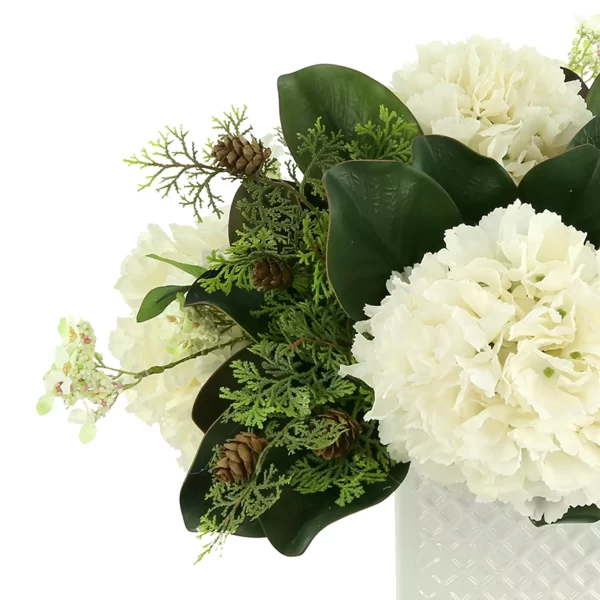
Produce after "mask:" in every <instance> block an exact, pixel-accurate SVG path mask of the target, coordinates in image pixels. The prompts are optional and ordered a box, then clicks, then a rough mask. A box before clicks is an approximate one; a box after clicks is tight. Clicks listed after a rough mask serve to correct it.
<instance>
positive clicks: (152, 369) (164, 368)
mask: <svg viewBox="0 0 600 600" xmlns="http://www.w3.org/2000/svg"><path fill="white" fill-rule="evenodd" d="M247 340H248V338H247V337H246V336H240V337H237V338H235V339H233V340H230V341H229V342H223V343H222V344H218V345H217V346H211V347H210V348H204V349H203V350H199V351H198V352H194V354H190V355H189V356H185V357H184V358H181V359H179V360H176V361H175V362H172V363H169V364H168V365H162V366H161V365H155V366H154V367H150V368H149V369H145V370H144V371H139V372H138V373H134V372H133V371H124V370H123V369H115V368H114V367H107V366H106V365H105V364H104V362H103V361H102V360H100V359H98V358H97V359H96V361H97V362H98V366H99V367H100V368H102V369H107V370H108V371H114V372H116V373H118V374H119V375H130V376H131V377H133V378H134V379H136V380H137V381H135V382H133V383H132V384H128V385H126V386H125V389H129V388H130V387H133V386H134V385H137V384H138V383H139V382H140V381H141V380H142V379H144V377H148V376H149V375H160V374H161V373H164V372H165V371H167V370H168V369H173V368H174V367H177V366H178V365H180V364H182V363H184V362H187V361H188V360H193V359H194V358H198V357H199V356H206V355H207V354H210V353H211V352H214V351H215V350H221V349H222V348H227V347H229V346H235V344H237V343H238V342H244V341H247Z"/></svg>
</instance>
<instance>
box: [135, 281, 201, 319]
mask: <svg viewBox="0 0 600 600" xmlns="http://www.w3.org/2000/svg"><path fill="white" fill-rule="evenodd" d="M189 289H190V286H189V285H165V286H162V287H157V288H154V289H153V290H150V291H149V292H148V293H147V294H146V297H145V298H144V299H143V300H142V305H141V306H140V310H139V311H138V314H137V317H136V321H137V322H138V323H143V322H144V321H149V320H150V319H154V317H158V315H160V314H161V313H162V312H163V311H164V310H165V308H167V306H169V304H171V302H173V300H175V299H176V298H177V294H182V293H185V292H187V291H188V290H189Z"/></svg>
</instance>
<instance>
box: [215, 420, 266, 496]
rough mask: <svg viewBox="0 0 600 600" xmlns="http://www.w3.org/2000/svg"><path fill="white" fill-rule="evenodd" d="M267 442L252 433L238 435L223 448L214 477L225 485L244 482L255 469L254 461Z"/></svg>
mask: <svg viewBox="0 0 600 600" xmlns="http://www.w3.org/2000/svg"><path fill="white" fill-rule="evenodd" d="M268 443H269V442H267V440H263V439H262V438H259V437H258V436H257V435H256V434H254V433H249V432H243V433H238V434H237V435H236V436H235V437H234V438H233V439H232V440H229V441H228V442H227V443H226V444H224V446H223V450H222V451H221V457H220V459H219V462H218V463H217V464H216V466H215V471H214V476H215V478H216V479H219V480H220V481H224V482H225V483H226V484H228V485H229V484H230V483H233V482H234V481H236V482H242V483H243V482H246V481H248V480H249V479H250V478H251V477H252V475H254V470H255V469H256V461H257V460H258V457H259V456H260V455H261V453H262V451H263V450H264V449H265V448H266V447H267V445H268Z"/></svg>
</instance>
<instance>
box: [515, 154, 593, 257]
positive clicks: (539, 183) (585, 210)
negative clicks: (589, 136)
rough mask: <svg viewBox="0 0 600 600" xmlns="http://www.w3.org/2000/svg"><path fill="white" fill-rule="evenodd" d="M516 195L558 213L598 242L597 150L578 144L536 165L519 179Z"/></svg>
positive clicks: (543, 208) (535, 206)
mask: <svg viewBox="0 0 600 600" xmlns="http://www.w3.org/2000/svg"><path fill="white" fill-rule="evenodd" d="M519 198H520V199H521V200H522V201H523V202H527V203H528V204H531V205H532V206H533V207H534V208H535V209H536V211H543V210H550V211H552V212H555V213H557V214H559V215H560V216H561V217H562V218H563V221H564V222H565V223H566V224H567V225H572V226H573V227H575V228H576V229H579V230H580V231H585V232H587V234H588V240H589V241H591V242H592V243H593V244H594V245H595V246H599V245H600V201H599V199H600V150H598V149H597V148H594V147H593V146H579V147H577V148H574V149H573V150H569V151H567V152H565V153H564V154H561V155H560V156H557V157H555V158H552V159H550V160H547V161H544V162H543V163H540V164H539V165H536V166H535V167H534V168H533V169H531V171H529V173H527V175H525V177H524V178H523V180H522V181H521V184H520V185H519Z"/></svg>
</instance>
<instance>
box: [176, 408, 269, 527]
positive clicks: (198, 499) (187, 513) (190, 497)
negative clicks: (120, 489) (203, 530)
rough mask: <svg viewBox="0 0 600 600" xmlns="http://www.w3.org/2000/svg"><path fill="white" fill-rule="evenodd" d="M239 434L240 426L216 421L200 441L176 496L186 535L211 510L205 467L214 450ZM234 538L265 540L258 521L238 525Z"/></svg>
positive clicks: (210, 474) (210, 483)
mask: <svg viewBox="0 0 600 600" xmlns="http://www.w3.org/2000/svg"><path fill="white" fill-rule="evenodd" d="M240 431H242V425H240V424H239V423H233V422H227V423H225V422H223V421H221V420H220V419H219V420H218V421H216V422H215V423H214V424H213V425H212V427H211V428H210V429H209V430H208V431H207V432H206V434H205V436H204V437H203V438H202V442H201V443H200V448H199V449H198V452H197V454H196V457H195V459H194V462H193V463H192V466H191V467H190V470H189V471H188V474H187V477H186V478H185V481H184V482H183V485H182V487H181V492H180V494H179V504H180V507H181V514H182V516H183V522H184V523H185V526H186V528H187V529H188V530H189V531H196V530H197V529H198V526H199V525H200V519H201V518H202V516H203V515H205V514H206V513H207V512H208V511H209V510H210V508H211V507H212V500H209V499H207V498H206V495H207V494H208V492H209V490H210V488H211V485H212V482H213V476H212V473H211V471H210V470H209V464H210V461H211V459H212V456H213V450H214V448H215V446H222V445H223V444H224V443H225V442H227V441H228V440H230V439H232V438H234V437H235V436H236V435H237V434H238V433H240ZM217 516H218V515H217ZM236 535H239V536H242V537H265V535H264V532H263V530H262V527H261V525H260V523H259V522H258V521H249V522H247V523H244V524H242V526H241V527H240V528H239V529H238V531H237V532H236Z"/></svg>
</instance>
